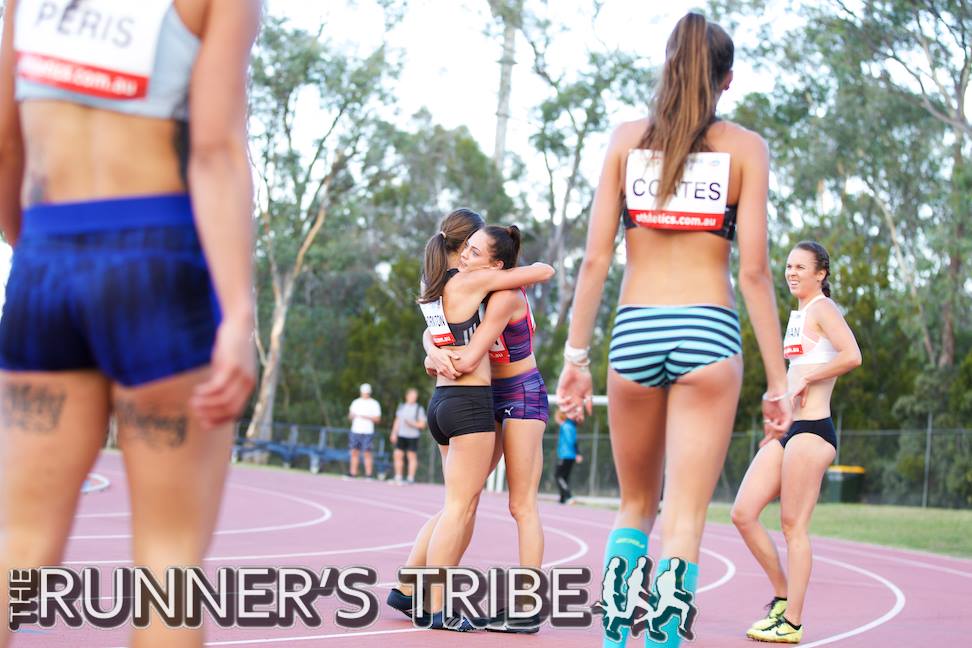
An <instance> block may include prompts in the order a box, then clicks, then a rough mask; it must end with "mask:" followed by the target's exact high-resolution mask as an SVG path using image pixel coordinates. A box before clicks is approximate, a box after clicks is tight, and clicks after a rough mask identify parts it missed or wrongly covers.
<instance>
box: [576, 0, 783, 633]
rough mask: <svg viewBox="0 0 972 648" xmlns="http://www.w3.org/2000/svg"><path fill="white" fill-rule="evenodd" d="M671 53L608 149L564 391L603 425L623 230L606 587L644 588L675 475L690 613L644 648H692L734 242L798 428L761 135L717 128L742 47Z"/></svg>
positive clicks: (728, 406) (720, 444) (667, 533)
mask: <svg viewBox="0 0 972 648" xmlns="http://www.w3.org/2000/svg"><path fill="white" fill-rule="evenodd" d="M665 55H666V56H665V64H664V69H663V71H662V77H661V80H660V83H659V86H658V88H657V90H656V93H655V99H654V105H653V110H652V113H651V115H650V116H648V117H646V118H644V119H640V120H637V121H633V122H629V123H625V124H622V125H621V126H619V127H618V128H616V129H615V130H614V132H613V134H612V136H611V140H610V143H609V145H608V151H607V154H606V156H605V160H604V164H603V167H602V171H601V177H600V180H599V182H598V186H597V191H596V193H595V197H594V203H593V208H592V213H591V221H590V224H589V228H588V238H587V248H586V251H585V254H584V259H583V262H582V263H581V266H580V272H579V275H578V278H577V287H576V289H575V293H574V305H573V313H572V316H571V321H570V331H569V333H568V340H567V344H566V346H565V348H564V360H565V363H564V369H563V371H562V373H561V375H560V380H559V381H558V385H557V395H558V397H559V406H560V407H561V408H563V409H564V410H565V411H566V413H567V414H568V416H571V417H572V418H575V419H578V420H580V419H582V418H583V416H584V414H585V413H587V414H590V413H591V403H592V400H591V394H592V379H591V373H590V371H589V365H590V359H589V346H588V345H589V344H590V339H591V336H592V334H593V331H594V327H595V321H596V317H597V312H598V306H599V303H600V301H601V293H602V290H603V286H604V281H605V279H606V277H607V273H608V269H609V267H610V265H611V262H612V260H613V259H614V257H615V238H616V235H617V230H618V224H619V220H622V221H623V223H624V227H625V247H626V264H625V273H624V281H623V283H622V287H621V296H620V303H619V306H618V311H617V316H616V318H615V323H614V329H613V331H612V335H611V346H610V353H609V362H610V369H609V371H608V379H607V391H608V403H609V404H608V416H609V422H610V428H611V447H612V452H613V454H614V462H615V466H616V468H617V473H618V482H619V485H620V491H621V504H620V510H619V512H618V515H617V518H616V521H615V529H614V530H613V531H612V532H611V534H610V536H609V537H608V540H607V546H606V548H605V565H606V566H610V567H611V568H612V569H611V571H610V572H609V574H608V576H609V577H610V578H608V579H607V580H606V582H610V581H611V579H613V580H614V582H618V583H624V582H633V581H637V580H638V578H639V576H638V575H637V574H633V573H632V572H633V571H634V570H635V569H639V568H644V569H647V568H646V567H644V565H645V560H644V559H643V557H644V556H646V555H647V553H648V534H649V533H650V531H651V528H652V527H653V525H654V522H655V517H656V514H657V512H658V502H659V494H660V492H661V488H662V477H663V475H664V480H665V503H664V508H663V510H662V512H661V516H662V525H661V538H662V547H661V560H660V561H659V562H658V565H657V566H656V570H655V571H656V576H655V580H654V584H653V585H652V590H653V591H654V592H655V593H657V594H658V595H660V596H672V595H675V594H677V598H678V600H680V601H682V604H683V607H682V609H681V611H680V612H679V614H676V615H674V616H673V617H670V618H668V617H666V618H667V620H666V621H665V622H663V623H659V624H658V625H657V627H656V626H655V625H652V624H649V626H648V628H647V629H646V630H645V631H644V635H645V636H644V637H643V638H642V639H640V641H643V642H645V644H646V645H648V646H659V645H663V646H678V645H680V641H681V639H680V638H681V637H684V638H687V639H691V638H692V637H693V636H694V634H693V632H692V624H693V621H694V619H695V616H696V610H695V603H694V594H695V589H696V582H697V579H698V560H699V548H700V544H701V539H702V531H703V528H704V526H705V517H706V510H707V508H708V505H709V500H710V499H711V497H712V492H713V490H714V488H715V484H716V481H717V480H718V478H719V474H720V471H721V469H722V465H723V462H724V460H725V456H726V450H727V448H728V445H729V439H730V436H731V433H732V425H733V420H734V418H735V414H736V405H737V402H738V400H739V391H740V386H741V381H742V357H741V351H742V344H741V341H740V334H739V319H738V316H737V314H736V300H735V295H734V293H733V288H732V283H731V281H730V277H729V257H730V252H731V248H732V241H733V239H734V238H736V237H735V234H736V230H737V229H738V233H739V236H738V243H739V278H738V285H739V287H740V290H741V292H742V295H743V298H744V299H745V302H746V306H747V308H748V310H749V317H750V319H751V321H752V322H753V327H754V329H755V332H756V339H757V342H758V344H759V349H760V354H761V355H762V358H763V367H764V370H765V372H766V379H767V383H768V390H767V393H766V394H765V395H764V399H763V414H764V417H765V421H766V423H765V426H764V429H765V433H766V434H767V435H768V436H772V435H781V434H782V433H783V432H784V431H785V430H786V429H787V427H788V426H789V418H790V415H789V401H788V400H786V399H785V398H784V397H785V394H786V370H785V366H784V362H783V355H782V353H781V351H780V349H781V336H780V325H779V322H778V321H777V313H776V301H775V298H774V292H773V280H772V276H771V273H770V267H769V259H768V254H767V240H766V201H767V191H768V189H767V187H768V181H769V161H768V158H769V155H768V151H767V146H766V142H765V141H764V140H763V138H762V137H760V136H759V135H757V134H756V133H753V132H751V131H748V130H746V129H744V128H742V127H741V126H738V125H736V124H733V123H730V122H726V121H722V120H720V119H718V118H717V117H716V104H717V103H718V101H719V98H720V97H721V95H722V92H723V91H725V90H727V89H728V88H729V84H730V83H731V81H732V63H733V43H732V40H731V39H730V38H729V36H728V35H727V34H726V32H725V31H723V30H722V28H720V27H719V26H718V25H716V24H712V23H709V22H707V21H706V19H705V18H704V17H703V16H701V15H699V14H697V13H689V14H687V15H686V16H685V17H683V18H682V19H681V20H680V21H679V22H678V24H677V25H676V27H675V30H674V31H673V32H672V34H671V36H670V38H669V39H668V44H667V46H666V52H665ZM673 588H674V589H673ZM617 593H618V594H620V592H617ZM605 596H610V593H605ZM670 600H671V601H673V602H674V601H675V599H670ZM603 603H604V604H605V607H606V608H611V607H616V606H612V605H610V603H611V602H610V601H604V602H603ZM609 620H610V621H611V623H610V624H608V623H605V637H604V645H605V646H623V645H625V644H626V642H627V639H628V635H629V634H630V633H631V632H632V631H631V624H632V622H637V621H638V620H639V619H638V618H634V619H630V618H628V619H624V618H619V617H615V616H611V617H610V618H609V617H608V616H605V621H609ZM618 626H620V627H618ZM638 627H640V626H638Z"/></svg>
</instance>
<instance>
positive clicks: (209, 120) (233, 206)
mask: <svg viewBox="0 0 972 648" xmlns="http://www.w3.org/2000/svg"><path fill="white" fill-rule="evenodd" d="M259 21H260V2H259V1H258V0H211V2H210V5H209V11H208V15H207V17H206V25H205V29H204V33H203V36H202V46H201V48H200V50H199V57H198V59H197V60H196V65H195V68H194V69H193V73H192V80H191V85H190V88H189V99H190V101H189V123H190V137H191V141H190V152H189V188H190V192H191V194H192V203H193V207H194V209H195V212H196V227H197V228H198V229H199V236H200V238H201V240H202V245H203V249H204V250H205V252H206V261H207V262H208V263H209V269H210V272H211V273H212V276H213V283H214V284H215V288H216V294H217V295H218V297H219V305H220V308H221V309H222V311H223V317H224V318H226V319H230V320H234V319H239V320H241V321H244V322H246V323H247V324H248V325H250V326H252V322H253V260H252V259H253V182H252V179H251V175H250V165H249V161H248V158H247V139H246V114H247V109H246V106H247V97H246V83H247V67H248V65H249V61H250V48H251V47H252V45H253V40H254V38H255V37H256V33H257V28H258V26H259Z"/></svg>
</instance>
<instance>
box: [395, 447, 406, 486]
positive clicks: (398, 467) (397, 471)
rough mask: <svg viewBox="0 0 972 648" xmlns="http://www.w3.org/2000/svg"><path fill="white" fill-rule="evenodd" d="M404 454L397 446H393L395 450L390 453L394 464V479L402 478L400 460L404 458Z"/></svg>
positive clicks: (399, 479)
mask: <svg viewBox="0 0 972 648" xmlns="http://www.w3.org/2000/svg"><path fill="white" fill-rule="evenodd" d="M404 454H405V453H404V452H402V451H401V450H399V449H398V448H395V452H393V453H392V461H393V462H394V464H395V481H401V480H402V462H403V461H404V459H405V457H404V456H403V455H404Z"/></svg>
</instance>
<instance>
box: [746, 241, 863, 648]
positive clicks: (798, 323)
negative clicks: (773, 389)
mask: <svg viewBox="0 0 972 648" xmlns="http://www.w3.org/2000/svg"><path fill="white" fill-rule="evenodd" d="M829 276H830V255H829V254H827V251H826V250H825V249H824V247H823V246H822V245H820V244H819V243H816V242H814V241H801V242H800V243H797V245H796V246H795V247H794V248H793V250H792V251H791V252H790V255H789V257H787V260H786V282H787V286H789V288H790V294H792V295H793V296H794V297H795V298H796V299H797V304H798V309H797V310H795V311H792V312H791V313H790V320H789V323H788V324H787V327H786V337H785V338H784V340H783V353H784V355H785V356H786V358H787V359H789V361H790V370H789V372H788V374H787V382H788V384H789V393H790V394H791V395H792V398H793V424H792V425H791V426H790V429H789V431H788V432H787V433H786V436H784V437H783V438H782V439H780V440H779V441H775V440H769V442H768V443H764V444H763V447H762V448H760V450H759V452H758V453H757V454H756V457H755V458H754V459H753V462H752V463H751V464H750V466H749V469H748V470H747V471H746V476H745V477H744V478H743V482H742V484H741V485H740V487H739V492H738V493H737V494H736V502H735V504H734V505H733V507H732V522H733V524H735V525H736V528H737V529H739V533H740V534H741V535H742V537H743V539H744V540H745V541H746V546H748V547H749V550H750V551H752V552H753V555H754V556H755V557H756V560H757V561H758V562H759V564H760V566H761V567H762V568H763V570H764V571H765V572H766V575H767V576H768V577H769V581H770V585H772V587H773V600H772V601H771V602H770V604H769V614H768V615H767V616H766V618H764V619H760V620H759V621H757V622H756V623H754V624H753V625H752V626H751V627H750V628H749V630H748V631H747V633H746V634H747V636H749V637H750V638H751V639H756V640H758V641H772V642H774V643H799V642H800V641H801V640H802V639H803V620H802V617H803V603H804V598H805V596H806V592H807V586H808V585H809V583H810V570H811V564H812V561H813V555H812V552H811V548H810V534H809V526H810V516H811V515H812V514H813V509H814V506H815V505H816V503H817V496H818V495H819V494H820V483H821V481H822V480H823V476H824V473H825V472H826V470H827V467H828V466H829V465H830V464H831V463H832V462H833V460H834V457H836V455H837V435H836V432H835V430H834V423H833V421H832V420H831V418H830V397H831V394H832V393H833V391H834V385H835V384H836V382H837V378H838V377H839V376H842V375H844V374H845V373H847V372H848V371H850V370H852V369H854V368H855V367H858V366H860V364H861V351H860V349H859V348H858V346H857V341H856V340H855V339H854V333H853V332H852V331H851V330H850V327H848V326H847V322H845V321H844V317H843V316H842V315H841V314H840V310H838V308H837V305H836V304H834V302H833V301H831V300H830V282H829V280H828V279H829ZM777 497H779V498H780V525H781V528H782V529H783V536H784V538H786V559H787V570H786V572H785V573H784V571H783V565H782V564H781V563H780V557H779V554H778V553H777V551H776V545H775V543H774V542H773V540H772V539H771V538H770V537H769V534H768V533H767V532H766V529H765V528H763V526H762V525H761V524H760V522H759V515H760V513H761V512H762V511H763V509H764V508H766V505H767V504H769V503H770V502H771V501H773V500H774V499H776V498H777Z"/></svg>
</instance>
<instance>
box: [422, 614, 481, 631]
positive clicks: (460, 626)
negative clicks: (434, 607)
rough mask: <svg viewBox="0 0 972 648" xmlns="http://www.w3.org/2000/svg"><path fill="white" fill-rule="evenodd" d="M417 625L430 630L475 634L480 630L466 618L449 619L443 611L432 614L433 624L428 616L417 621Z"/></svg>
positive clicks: (455, 617)
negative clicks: (475, 631) (474, 632)
mask: <svg viewBox="0 0 972 648" xmlns="http://www.w3.org/2000/svg"><path fill="white" fill-rule="evenodd" d="M426 614H427V613H426ZM416 625H418V626H419V627H428V628H429V629H430V630H451V631H452V632H473V631H474V630H478V629H479V628H477V627H476V626H474V625H473V624H472V621H470V620H469V619H467V618H466V617H464V616H454V617H449V618H448V619H447V618H445V614H444V613H443V612H441V611H440V612H434V613H433V614H432V622H431V623H429V617H427V616H426V617H419V618H418V619H416Z"/></svg>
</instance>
